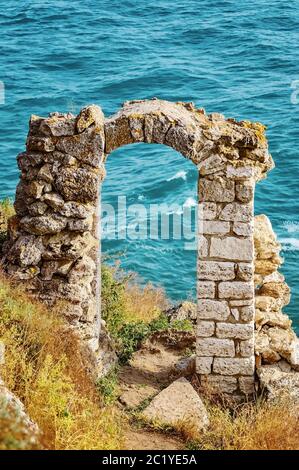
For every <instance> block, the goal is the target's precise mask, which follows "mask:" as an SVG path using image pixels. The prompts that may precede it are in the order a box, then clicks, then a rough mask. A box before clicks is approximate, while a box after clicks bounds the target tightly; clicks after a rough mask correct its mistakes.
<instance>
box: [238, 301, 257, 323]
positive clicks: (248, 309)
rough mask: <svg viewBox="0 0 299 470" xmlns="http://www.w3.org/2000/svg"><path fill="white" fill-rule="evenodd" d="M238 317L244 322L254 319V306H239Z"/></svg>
mask: <svg viewBox="0 0 299 470" xmlns="http://www.w3.org/2000/svg"><path fill="white" fill-rule="evenodd" d="M239 311H240V319H241V320H242V321H245V322H251V321H252V320H253V319H254V306H253V305H247V306H246V305H245V306H244V307H241V308H239Z"/></svg>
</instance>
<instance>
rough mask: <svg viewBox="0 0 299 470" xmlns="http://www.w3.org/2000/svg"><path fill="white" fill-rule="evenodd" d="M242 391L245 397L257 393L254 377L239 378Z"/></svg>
mask: <svg viewBox="0 0 299 470" xmlns="http://www.w3.org/2000/svg"><path fill="white" fill-rule="evenodd" d="M238 381H239V387H240V391H241V392H242V393H244V394H245V395H252V394H253V393H254V392H255V380H254V376H252V377H239V379H238Z"/></svg>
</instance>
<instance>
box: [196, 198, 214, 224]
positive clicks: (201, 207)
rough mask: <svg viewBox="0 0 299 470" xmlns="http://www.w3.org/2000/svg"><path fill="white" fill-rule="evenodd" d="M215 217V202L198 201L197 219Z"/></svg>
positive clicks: (211, 218)
mask: <svg viewBox="0 0 299 470" xmlns="http://www.w3.org/2000/svg"><path fill="white" fill-rule="evenodd" d="M216 217H217V204H216V203H215V202H200V203H199V204H198V218H199V220H213V219H215V218H216Z"/></svg>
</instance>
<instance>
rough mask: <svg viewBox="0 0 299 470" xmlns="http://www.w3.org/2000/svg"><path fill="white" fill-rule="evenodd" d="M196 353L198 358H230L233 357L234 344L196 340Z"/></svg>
mask: <svg viewBox="0 0 299 470" xmlns="http://www.w3.org/2000/svg"><path fill="white" fill-rule="evenodd" d="M196 352H197V355H198V356H199V357H201V356H217V357H218V356H219V357H221V358H223V357H230V358H232V357H234V356H235V344H234V342H233V340H231V339H220V338H198V339H197V342H196ZM228 375H230V374H228ZM244 375H246V374H244Z"/></svg>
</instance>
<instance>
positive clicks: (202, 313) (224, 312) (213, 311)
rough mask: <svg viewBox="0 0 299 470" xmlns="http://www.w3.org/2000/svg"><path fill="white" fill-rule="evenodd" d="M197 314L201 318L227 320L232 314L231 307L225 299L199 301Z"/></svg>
mask: <svg viewBox="0 0 299 470" xmlns="http://www.w3.org/2000/svg"><path fill="white" fill-rule="evenodd" d="M197 314H198V318H199V319H201V320H218V321H221V320H222V321H225V320H227V319H228V317H229V315H230V309H229V306H228V303H227V302H225V301H223V300H210V299H202V300H200V302H198V306H197Z"/></svg>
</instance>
